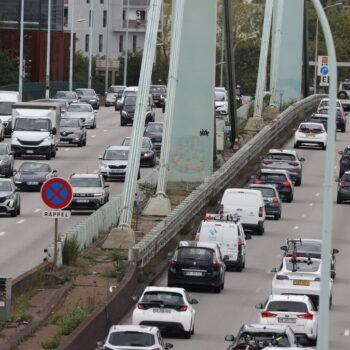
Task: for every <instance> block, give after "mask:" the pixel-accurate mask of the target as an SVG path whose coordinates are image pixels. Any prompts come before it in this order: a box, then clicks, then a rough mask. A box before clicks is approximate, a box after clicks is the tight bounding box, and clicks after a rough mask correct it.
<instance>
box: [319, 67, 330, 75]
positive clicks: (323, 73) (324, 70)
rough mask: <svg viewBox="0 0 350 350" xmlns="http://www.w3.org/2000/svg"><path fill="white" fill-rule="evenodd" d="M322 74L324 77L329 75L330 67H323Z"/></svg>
mask: <svg viewBox="0 0 350 350" xmlns="http://www.w3.org/2000/svg"><path fill="white" fill-rule="evenodd" d="M320 72H321V74H322V75H328V72H329V69H328V67H321V69H320Z"/></svg>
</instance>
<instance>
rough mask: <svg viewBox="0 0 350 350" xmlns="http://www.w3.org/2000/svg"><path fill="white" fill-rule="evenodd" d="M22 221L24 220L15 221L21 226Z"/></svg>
mask: <svg viewBox="0 0 350 350" xmlns="http://www.w3.org/2000/svg"><path fill="white" fill-rule="evenodd" d="M24 221H25V220H24V219H21V220H19V221H17V222H16V224H21V223H22V222H24Z"/></svg>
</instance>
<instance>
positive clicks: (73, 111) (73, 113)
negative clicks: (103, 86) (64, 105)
mask: <svg viewBox="0 0 350 350" xmlns="http://www.w3.org/2000/svg"><path fill="white" fill-rule="evenodd" d="M66 118H80V119H81V120H82V121H83V122H84V125H85V126H86V127H89V128H91V129H95V128H96V112H95V111H94V110H93V108H92V107H91V106H90V105H89V104H87V103H72V104H71V105H70V106H69V108H68V111H67V113H66Z"/></svg>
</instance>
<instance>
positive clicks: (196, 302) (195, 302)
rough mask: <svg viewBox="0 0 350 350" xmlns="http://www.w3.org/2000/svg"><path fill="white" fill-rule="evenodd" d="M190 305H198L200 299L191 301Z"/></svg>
mask: <svg viewBox="0 0 350 350" xmlns="http://www.w3.org/2000/svg"><path fill="white" fill-rule="evenodd" d="M190 304H192V305H195V304H198V299H191V300H190Z"/></svg>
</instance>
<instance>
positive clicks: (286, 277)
mask: <svg viewBox="0 0 350 350" xmlns="http://www.w3.org/2000/svg"><path fill="white" fill-rule="evenodd" d="M276 279H277V280H289V278H288V276H284V275H277V276H276Z"/></svg>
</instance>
